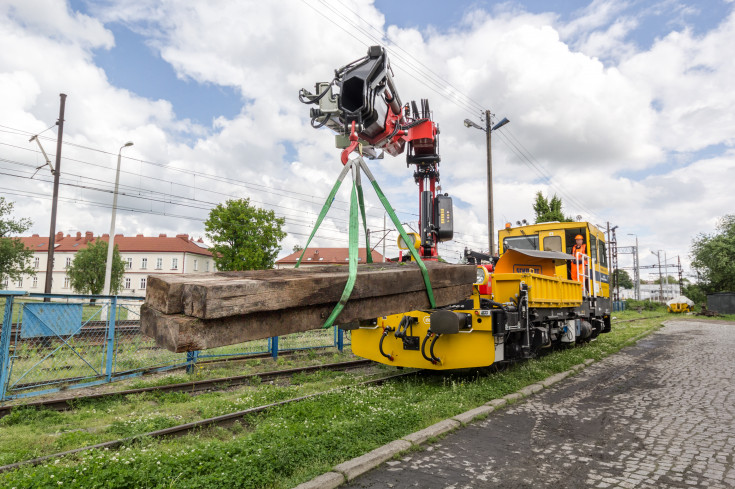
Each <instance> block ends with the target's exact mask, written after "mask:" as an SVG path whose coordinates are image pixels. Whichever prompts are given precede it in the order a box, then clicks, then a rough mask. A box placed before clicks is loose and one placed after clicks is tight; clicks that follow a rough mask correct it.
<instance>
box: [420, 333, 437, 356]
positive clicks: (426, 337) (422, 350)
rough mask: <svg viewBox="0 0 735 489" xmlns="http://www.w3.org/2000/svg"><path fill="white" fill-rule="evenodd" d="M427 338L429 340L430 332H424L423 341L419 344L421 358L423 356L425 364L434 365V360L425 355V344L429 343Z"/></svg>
mask: <svg viewBox="0 0 735 489" xmlns="http://www.w3.org/2000/svg"><path fill="white" fill-rule="evenodd" d="M429 338H431V331H427V332H426V336H424V341H422V342H421V356H423V357H424V358H425V359H426V361H427V362H431V363H434V360H432V359H431V358H430V357H428V356H427V355H426V342H427V341H429Z"/></svg>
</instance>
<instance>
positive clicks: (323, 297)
mask: <svg viewBox="0 0 735 489" xmlns="http://www.w3.org/2000/svg"><path fill="white" fill-rule="evenodd" d="M426 266H427V269H428V272H429V277H430V280H431V283H432V287H436V288H441V287H448V286H452V285H462V284H471V283H473V282H474V280H475V273H476V271H475V267H473V266H462V265H448V264H442V263H433V262H427V263H426ZM347 274H348V271H347V268H346V267H340V266H326V267H304V268H299V269H287V270H255V271H248V272H219V273H214V274H188V275H178V276H176V275H153V276H151V277H150V278H149V282H148V286H147V288H146V304H148V305H149V306H151V307H153V308H154V309H156V310H158V311H161V312H163V313H165V314H173V313H181V312H183V313H184V314H186V315H188V316H194V317H197V318H200V319H214V318H223V317H228V316H234V315H242V314H248V313H252V312H257V311H271V310H278V309H289V308H293V307H300V306H312V305H317V304H328V303H335V302H337V301H338V300H339V298H340V296H341V295H342V291H343V289H344V286H345V283H346V282H347ZM417 290H425V285H424V282H423V278H422V276H421V271H420V270H419V268H418V266H417V265H416V264H415V263H379V264H372V265H360V266H359V267H358V277H357V282H356V284H355V288H354V289H353V292H352V295H351V299H361V298H367V297H378V296H386V295H394V294H399V293H403V292H411V291H417Z"/></svg>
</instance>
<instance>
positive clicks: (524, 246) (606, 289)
mask: <svg viewBox="0 0 735 489" xmlns="http://www.w3.org/2000/svg"><path fill="white" fill-rule="evenodd" d="M579 234H581V235H582V237H583V238H584V243H585V244H586V245H587V255H589V256H590V258H591V260H592V263H593V267H594V282H595V294H594V295H595V296H597V297H605V298H609V297H610V275H609V269H608V255H607V244H606V240H605V234H604V233H603V232H602V231H600V230H599V229H598V228H597V227H596V226H595V225H594V224H592V223H589V222H545V223H541V224H531V225H528V226H519V227H515V228H514V227H511V226H509V225H506V228H505V229H502V230H500V231H499V232H498V248H499V252H500V256H501V258H502V256H503V254H505V252H507V251H509V250H512V249H520V250H538V251H555V252H561V253H568V254H572V253H573V248H572V247H573V246H574V237H575V236H577V235H579ZM498 264H499V263H498ZM555 269H556V270H555V272H554V275H556V276H557V277H559V278H563V279H568V278H570V276H569V269H568V267H567V263H566V262H562V261H557V262H556V263H555ZM496 270H497V271H498V273H502V272H504V270H503V271H501V270H500V269H499V267H498V269H496ZM544 275H549V273H547V272H544Z"/></svg>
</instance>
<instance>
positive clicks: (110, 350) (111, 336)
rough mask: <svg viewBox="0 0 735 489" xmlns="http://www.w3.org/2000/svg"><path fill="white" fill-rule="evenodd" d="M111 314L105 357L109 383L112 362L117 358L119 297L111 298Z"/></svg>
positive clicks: (108, 323)
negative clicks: (116, 331) (116, 329)
mask: <svg viewBox="0 0 735 489" xmlns="http://www.w3.org/2000/svg"><path fill="white" fill-rule="evenodd" d="M107 307H108V308H109V311H108V312H109V314H108V315H107V354H106V356H105V362H106V364H105V373H106V374H107V381H108V382H112V361H113V360H114V356H115V321H116V314H117V296H113V297H111V298H110V303H109V304H108V305H107Z"/></svg>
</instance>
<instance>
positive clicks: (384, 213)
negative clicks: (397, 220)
mask: <svg viewBox="0 0 735 489" xmlns="http://www.w3.org/2000/svg"><path fill="white" fill-rule="evenodd" d="M386 214H387V212H383V232H385V225H386V222H385V216H386ZM383 262H385V236H384V237H383Z"/></svg>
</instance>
